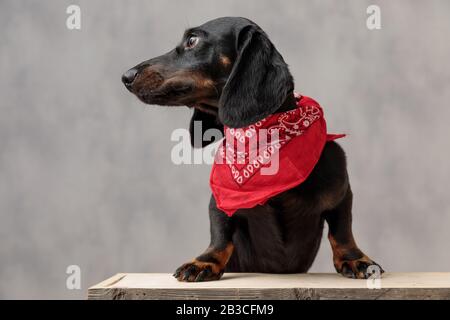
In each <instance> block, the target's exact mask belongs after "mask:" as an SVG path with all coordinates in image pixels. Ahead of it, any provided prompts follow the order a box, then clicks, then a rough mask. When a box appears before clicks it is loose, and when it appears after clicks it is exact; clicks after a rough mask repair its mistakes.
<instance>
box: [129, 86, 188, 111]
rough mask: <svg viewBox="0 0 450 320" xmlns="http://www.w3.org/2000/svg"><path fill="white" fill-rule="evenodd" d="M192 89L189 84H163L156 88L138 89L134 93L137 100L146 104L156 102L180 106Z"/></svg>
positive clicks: (183, 103) (162, 104)
mask: <svg viewBox="0 0 450 320" xmlns="http://www.w3.org/2000/svg"><path fill="white" fill-rule="evenodd" d="M193 91H194V88H193V87H192V86H191V85H179V86H171V85H169V86H164V87H163V88H158V89H156V90H148V89H146V88H143V89H140V90H138V91H137V92H135V93H134V94H135V95H136V96H137V97H138V99H139V100H141V101H142V102H144V103H146V104H157V105H161V106H182V105H186V100H187V99H188V97H189V95H190V94H191V93H192V92H193Z"/></svg>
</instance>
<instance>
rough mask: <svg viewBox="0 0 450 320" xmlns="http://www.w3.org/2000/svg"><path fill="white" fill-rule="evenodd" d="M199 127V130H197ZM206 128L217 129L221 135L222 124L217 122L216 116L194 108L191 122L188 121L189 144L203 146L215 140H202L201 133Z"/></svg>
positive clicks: (196, 146) (202, 133)
mask: <svg viewBox="0 0 450 320" xmlns="http://www.w3.org/2000/svg"><path fill="white" fill-rule="evenodd" d="M200 127H201V130H199V129H200ZM208 129H217V130H219V131H220V132H221V133H222V135H221V137H223V124H221V123H219V121H218V119H217V116H214V115H212V114H209V113H206V112H202V111H200V110H198V109H194V113H193V114H192V118H191V122H190V123H189V134H190V136H191V145H192V146H193V147H194V148H203V147H206V146H207V145H208V144H210V143H213V142H216V141H217V140H216V139H215V140H212V141H204V139H203V135H204V133H205V131H206V130H208Z"/></svg>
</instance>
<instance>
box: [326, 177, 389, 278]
mask: <svg viewBox="0 0 450 320" xmlns="http://www.w3.org/2000/svg"><path fill="white" fill-rule="evenodd" d="M352 198H353V195H352V191H351V189H350V186H349V187H348V191H347V193H346V195H345V197H344V199H343V200H342V201H341V203H340V204H339V205H338V206H337V207H336V208H334V209H333V210H330V211H328V212H326V214H325V220H326V221H327V223H328V227H329V232H328V239H329V240H330V243H331V248H332V249H333V263H334V267H335V268H336V271H337V272H339V273H341V274H342V275H344V276H345V277H348V278H357V279H367V278H368V277H369V276H370V275H371V274H372V273H371V272H370V271H371V269H372V270H373V271H372V272H375V270H374V269H373V268H369V266H374V267H375V268H379V272H380V273H383V272H384V271H383V269H382V268H381V266H379V265H378V264H377V263H376V262H374V261H372V260H371V259H370V258H369V257H368V256H366V255H365V254H364V253H363V252H362V251H361V250H360V249H359V248H358V246H357V245H356V243H355V239H354V238H353V233H352Z"/></svg>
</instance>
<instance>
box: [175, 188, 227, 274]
mask: <svg viewBox="0 0 450 320" xmlns="http://www.w3.org/2000/svg"><path fill="white" fill-rule="evenodd" d="M209 219H210V224H211V243H210V245H209V247H208V248H207V249H206V250H205V252H204V253H202V254H201V255H199V256H198V257H197V258H195V259H194V260H192V261H191V262H188V263H185V264H183V265H182V266H181V267H179V268H178V269H177V270H176V271H175V273H174V275H173V276H174V277H175V278H177V279H178V280H179V281H189V282H192V281H209V280H219V279H220V278H221V277H222V275H223V272H224V269H225V266H226V264H227V262H228V260H229V259H230V257H231V254H232V253H233V249H234V246H233V243H232V236H233V221H232V218H230V217H228V216H227V215H226V214H225V213H223V212H222V211H220V210H219V209H218V208H217V206H216V201H215V200H214V197H212V196H211V202H210V205H209Z"/></svg>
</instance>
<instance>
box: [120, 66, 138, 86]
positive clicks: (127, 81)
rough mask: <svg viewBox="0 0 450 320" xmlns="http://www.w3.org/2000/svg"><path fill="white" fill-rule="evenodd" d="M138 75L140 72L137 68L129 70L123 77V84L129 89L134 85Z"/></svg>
mask: <svg viewBox="0 0 450 320" xmlns="http://www.w3.org/2000/svg"><path fill="white" fill-rule="evenodd" d="M137 74H138V71H137V69H136V68H132V69H130V70H128V71H127V72H125V73H124V74H123V75H122V82H123V84H124V85H125V86H126V87H127V88H129V87H130V86H131V84H132V83H133V81H134V79H135V78H136V76H137Z"/></svg>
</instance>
